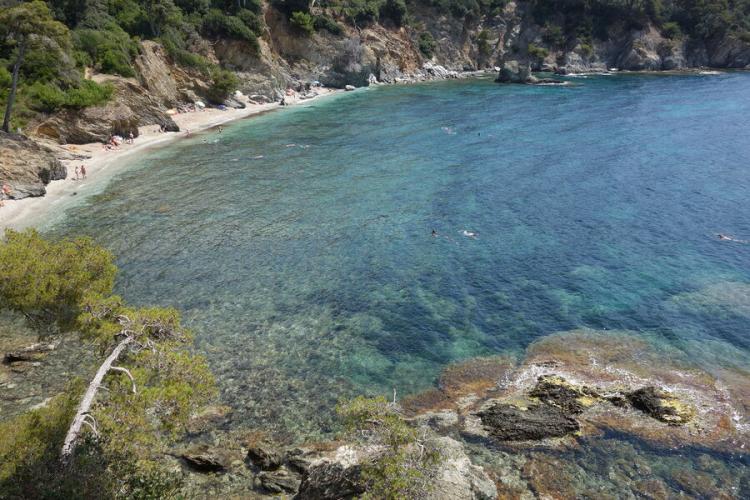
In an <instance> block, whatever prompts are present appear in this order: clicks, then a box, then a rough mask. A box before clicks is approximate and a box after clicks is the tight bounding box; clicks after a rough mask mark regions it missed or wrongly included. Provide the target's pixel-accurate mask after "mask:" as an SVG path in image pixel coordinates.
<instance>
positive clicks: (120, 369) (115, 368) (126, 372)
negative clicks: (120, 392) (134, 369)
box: [110, 366, 138, 394]
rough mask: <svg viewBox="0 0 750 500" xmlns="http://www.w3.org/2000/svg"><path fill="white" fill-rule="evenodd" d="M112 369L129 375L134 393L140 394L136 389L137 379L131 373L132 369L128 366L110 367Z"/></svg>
mask: <svg viewBox="0 0 750 500" xmlns="http://www.w3.org/2000/svg"><path fill="white" fill-rule="evenodd" d="M110 370H114V371H116V372H120V373H124V374H125V375H127V376H128V378H129V379H130V383H131V384H133V394H138V391H136V390H135V379H134V378H133V375H132V374H131V373H130V370H128V369H127V368H123V367H122V366H113V367H111V368H110Z"/></svg>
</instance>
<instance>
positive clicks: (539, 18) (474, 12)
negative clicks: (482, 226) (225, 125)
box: [0, 0, 750, 131]
mask: <svg viewBox="0 0 750 500" xmlns="http://www.w3.org/2000/svg"><path fill="white" fill-rule="evenodd" d="M527 3H528V5H527V6H526V5H525V6H524V9H525V10H524V11H528V12H529V13H530V15H531V17H532V18H533V21H534V22H535V23H536V24H538V25H539V26H541V27H543V29H542V41H543V42H544V44H545V45H546V46H540V45H539V43H540V42H539V41H536V42H534V43H532V44H531V45H530V46H529V47H530V49H532V50H530V52H529V55H530V57H531V58H532V59H534V60H536V61H537V62H538V61H539V60H541V58H542V57H544V55H545V54H546V53H549V52H550V49H556V50H573V49H575V48H576V47H579V51H580V52H582V53H583V54H584V56H586V57H589V56H590V55H591V54H592V53H593V47H594V45H595V43H594V42H595V40H602V41H603V40H607V39H608V38H609V37H610V36H611V33H612V32H614V31H616V30H617V29H622V28H625V29H628V30H639V29H644V28H646V27H648V26H654V27H656V28H657V29H658V30H660V31H661V32H662V33H663V35H664V37H666V38H667V39H672V40H681V39H683V38H684V37H689V39H690V40H691V41H694V42H696V43H713V42H717V41H720V40H726V39H730V40H736V41H738V42H741V43H747V40H750V13H749V12H750V7H749V4H748V2H747V0H741V1H738V2H727V1H725V0H707V1H701V2H698V1H695V0H675V1H672V2H664V1H662V0H638V1H635V0H632V1H620V0H593V1H584V0H572V1H568V0H566V1H564V2H563V1H560V0H530V1H529V2H527ZM506 7H507V1H506V0H322V1H319V2H317V1H316V2H310V1H309V0H271V1H270V2H268V3H265V2H263V1H262V0H242V1H236V2H235V1H227V0H159V1H155V0H109V1H105V0H95V1H90V2H80V1H76V0H48V1H46V2H45V1H42V0H33V1H25V2H17V1H11V2H6V3H4V4H3V7H0V37H1V38H2V40H1V41H0V104H2V105H3V106H4V108H5V114H4V122H3V128H4V129H5V130H6V131H10V130H15V129H17V128H19V127H20V128H23V127H24V126H25V125H26V124H27V123H29V122H30V121H32V120H33V119H35V118H38V117H39V116H40V114H41V115H44V114H49V113H54V112H56V111H58V110H61V109H64V108H83V107H88V106H94V105H99V104H102V103H106V102H107V101H108V100H110V99H111V97H112V95H113V89H112V87H110V86H109V85H106V84H99V83H95V82H94V81H92V80H90V79H89V78H88V76H89V73H90V72H92V71H93V72H96V73H102V74H110V75H117V76H121V77H134V76H136V64H135V60H136V58H137V57H138V56H139V52H140V50H141V46H140V42H141V41H142V40H155V41H157V42H159V43H160V44H161V45H162V46H163V47H164V48H165V50H166V52H167V54H168V55H169V57H170V59H171V61H172V62H173V63H174V64H176V65H179V66H182V67H184V68H185V69H187V70H188V71H194V72H196V76H198V77H199V78H202V79H204V80H205V81H206V82H207V83H208V85H209V86H210V89H209V90H208V91H207V92H204V94H205V97H206V98H208V99H209V100H212V101H215V102H217V103H220V102H222V101H223V100H224V99H225V98H226V97H228V96H229V94H230V93H231V91H233V90H234V89H229V87H230V86H229V85H227V83H230V82H231V80H230V78H229V77H228V76H227V75H226V73H224V72H225V71H231V70H233V69H234V68H233V67H232V66H231V65H227V64H226V63H222V62H220V61H217V60H216V59H215V58H213V57H211V56H210V55H209V54H207V53H206V51H205V50H202V49H200V47H201V43H205V42H210V43H215V42H218V41H224V40H227V41H229V40H231V41H235V42H239V43H241V44H243V47H244V49H243V50H244V51H245V52H246V54H248V55H250V56H252V55H253V54H255V55H258V54H259V53H260V51H261V46H260V42H259V39H261V38H263V37H268V36H269V30H270V29H271V28H269V26H267V24H266V19H265V18H266V11H267V9H269V8H271V9H277V10H278V11H279V12H280V13H281V14H282V15H283V16H285V17H286V19H287V20H288V22H289V26H291V28H292V33H293V34H295V35H296V36H303V37H309V36H312V35H313V34H315V33H325V34H328V35H330V36H342V35H345V34H346V32H347V30H355V31H356V30H359V29H362V28H363V27H367V26H370V25H374V24H377V23H380V24H382V25H383V26H385V27H386V28H393V29H395V28H400V27H405V26H406V27H409V28H410V29H411V30H412V31H413V35H412V40H413V42H414V44H415V48H416V50H418V51H419V53H421V55H422V56H423V57H425V58H431V57H433V55H434V53H435V48H436V42H435V38H434V36H435V32H434V31H435V30H429V29H425V20H426V19H429V18H430V17H435V18H438V17H439V16H447V18H448V19H450V20H452V21H451V22H460V23H468V24H477V23H481V19H489V18H491V17H493V16H497V15H500V14H502V13H503V9H505V8H506ZM527 7H528V8H527ZM480 27H481V26H480ZM274 29H279V28H274ZM431 31H432V32H431ZM477 33H478V35H476V36H475V39H476V43H477V61H478V62H479V63H480V64H482V65H491V64H495V63H496V61H491V60H490V59H491V58H490V54H491V52H492V45H491V44H490V43H489V40H491V39H493V37H494V36H495V35H494V34H493V33H491V31H488V30H487V29H486V28H482V29H477ZM516 50H518V48H517V47H516ZM545 51H547V52H545ZM587 54H588V55H587ZM235 87H236V84H235Z"/></svg>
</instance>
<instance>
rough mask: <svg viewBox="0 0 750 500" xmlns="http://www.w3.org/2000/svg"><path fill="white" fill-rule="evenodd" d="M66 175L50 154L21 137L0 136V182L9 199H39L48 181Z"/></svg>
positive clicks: (44, 191) (65, 171)
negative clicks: (7, 188)
mask: <svg viewBox="0 0 750 500" xmlns="http://www.w3.org/2000/svg"><path fill="white" fill-rule="evenodd" d="M66 175H67V170H66V168H65V166H64V165H63V164H62V163H60V162H59V161H58V160H57V158H55V156H54V154H53V153H52V152H51V151H50V150H48V149H46V148H45V147H43V146H41V145H39V144H38V143H36V142H34V141H33V140H31V139H29V138H27V137H24V136H22V135H17V134H6V133H5V132H0V182H3V183H7V184H8V185H9V186H10V195H9V197H10V198H11V199H14V200H19V199H21V198H27V197H29V196H43V195H44V194H45V193H46V192H47V190H46V188H45V186H46V185H47V184H49V182H50V181H54V180H58V179H64V178H65V176H66Z"/></svg>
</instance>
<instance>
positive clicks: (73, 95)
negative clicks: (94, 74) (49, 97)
mask: <svg viewBox="0 0 750 500" xmlns="http://www.w3.org/2000/svg"><path fill="white" fill-rule="evenodd" d="M113 93H114V88H113V87H112V85H110V84H107V83H105V84H104V85H99V84H98V83H96V82H94V81H91V80H83V81H82V82H81V85H80V86H79V87H74V88H71V89H69V90H68V91H67V92H66V97H65V106H67V107H69V108H85V107H88V106H96V105H98V104H104V103H105V102H107V101H108V100H109V99H110V98H111V97H112V94H113Z"/></svg>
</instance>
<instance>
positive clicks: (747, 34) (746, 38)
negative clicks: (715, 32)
mask: <svg viewBox="0 0 750 500" xmlns="http://www.w3.org/2000/svg"><path fill="white" fill-rule="evenodd" d="M737 38H738V39H739V40H740V41H742V42H744V43H750V31H743V32H742V33H740V34H739V35H737Z"/></svg>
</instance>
